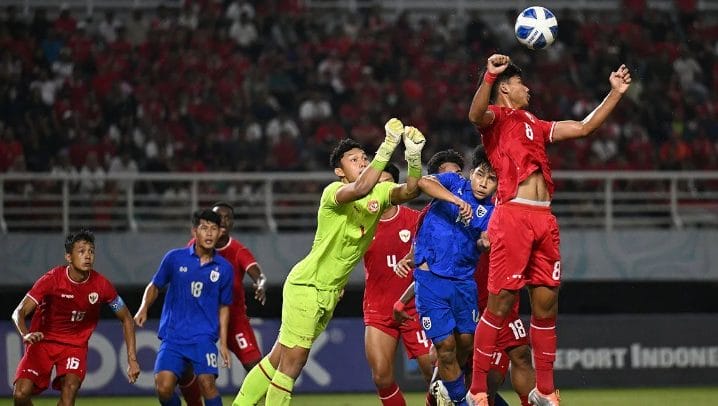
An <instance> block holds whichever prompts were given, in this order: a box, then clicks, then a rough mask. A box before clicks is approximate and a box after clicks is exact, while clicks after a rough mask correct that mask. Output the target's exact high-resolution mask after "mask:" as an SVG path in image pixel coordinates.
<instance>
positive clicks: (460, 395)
mask: <svg viewBox="0 0 718 406" xmlns="http://www.w3.org/2000/svg"><path fill="white" fill-rule="evenodd" d="M444 386H445V387H446V390H447V392H449V397H450V398H451V400H452V401H453V402H454V403H455V404H459V405H461V404H465V399H466V385H464V374H463V373H462V374H461V375H459V377H458V378H456V379H455V380H453V381H444ZM462 401H463V402H464V403H461V402H462Z"/></svg>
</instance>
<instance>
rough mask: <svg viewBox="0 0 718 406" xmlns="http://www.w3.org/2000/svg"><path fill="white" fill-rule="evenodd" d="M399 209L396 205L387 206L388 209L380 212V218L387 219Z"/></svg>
mask: <svg viewBox="0 0 718 406" xmlns="http://www.w3.org/2000/svg"><path fill="white" fill-rule="evenodd" d="M397 211H399V208H398V207H396V206H389V208H388V209H386V210H384V213H382V214H381V219H382V220H388V219H390V218H392V217H394V216H395V215H396V212H397Z"/></svg>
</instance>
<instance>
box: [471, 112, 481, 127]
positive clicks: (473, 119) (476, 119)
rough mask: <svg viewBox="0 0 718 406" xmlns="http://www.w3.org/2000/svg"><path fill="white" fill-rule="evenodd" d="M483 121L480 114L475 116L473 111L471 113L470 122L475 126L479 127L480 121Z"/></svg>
mask: <svg viewBox="0 0 718 406" xmlns="http://www.w3.org/2000/svg"><path fill="white" fill-rule="evenodd" d="M480 119H481V115H480V114H475V113H474V112H473V111H469V121H470V122H471V124H473V125H479V121H480Z"/></svg>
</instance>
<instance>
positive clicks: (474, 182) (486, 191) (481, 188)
mask: <svg viewBox="0 0 718 406" xmlns="http://www.w3.org/2000/svg"><path fill="white" fill-rule="evenodd" d="M498 184H499V183H498V178H497V177H496V172H494V170H493V169H490V168H488V167H486V166H483V165H482V166H479V167H478V168H476V169H474V170H473V171H472V172H471V191H472V192H474V197H476V198H477V199H479V200H481V199H485V198H487V197H488V196H491V194H492V193H494V192H495V191H496V187H497V186H498Z"/></svg>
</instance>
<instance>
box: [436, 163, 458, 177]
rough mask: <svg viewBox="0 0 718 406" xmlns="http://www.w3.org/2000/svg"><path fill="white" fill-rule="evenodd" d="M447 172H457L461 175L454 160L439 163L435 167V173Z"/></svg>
mask: <svg viewBox="0 0 718 406" xmlns="http://www.w3.org/2000/svg"><path fill="white" fill-rule="evenodd" d="M447 172H453V173H458V174H459V175H461V172H462V171H461V167H460V166H459V165H457V164H456V163H455V162H444V163H443V164H441V165H439V169H437V173H447Z"/></svg>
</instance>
